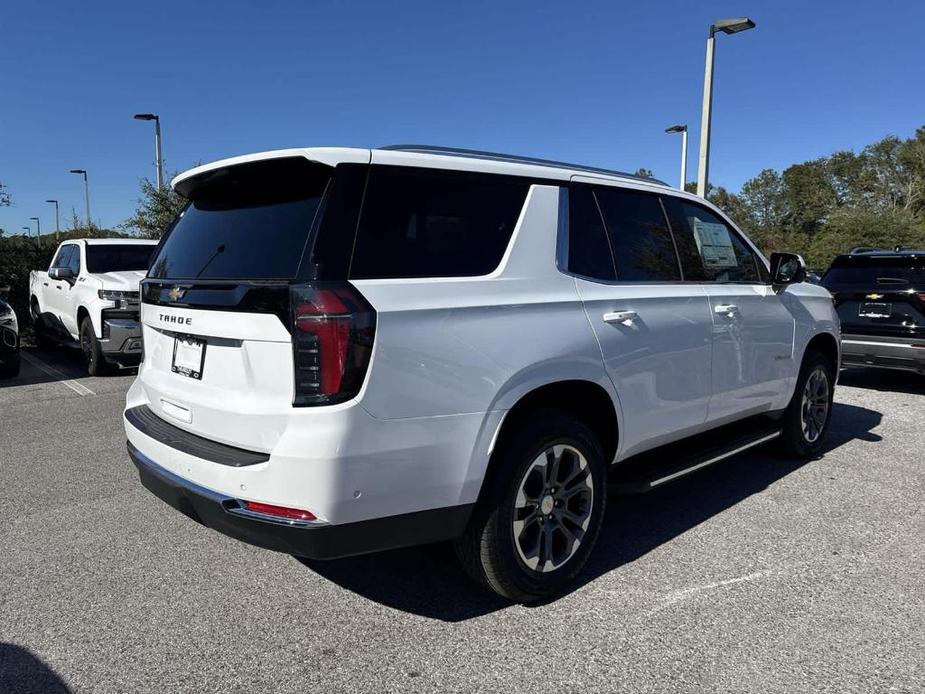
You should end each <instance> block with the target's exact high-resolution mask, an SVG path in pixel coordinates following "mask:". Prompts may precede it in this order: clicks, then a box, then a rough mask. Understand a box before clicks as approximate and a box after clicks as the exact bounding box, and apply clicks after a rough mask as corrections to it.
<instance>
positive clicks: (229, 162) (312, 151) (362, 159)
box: [170, 147, 372, 198]
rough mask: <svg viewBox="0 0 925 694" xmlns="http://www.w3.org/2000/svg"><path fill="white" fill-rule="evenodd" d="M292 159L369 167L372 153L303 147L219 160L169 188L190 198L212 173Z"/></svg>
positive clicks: (183, 176) (191, 171)
mask: <svg viewBox="0 0 925 694" xmlns="http://www.w3.org/2000/svg"><path fill="white" fill-rule="evenodd" d="M292 157H303V158H305V159H308V160H309V161H311V162H314V163H317V164H323V165H327V166H332V167H333V166H337V165H338V164H344V163H357V164H368V163H369V162H370V159H371V157H372V152H371V151H370V150H368V149H352V148H346V147H310V148H305V147H302V148H295V149H278V150H274V151H272V152H258V153H255V154H244V155H242V156H238V157H231V158H229V159H220V160H219V161H215V162H212V163H210V164H203V165H202V166H197V167H195V168H192V169H189V170H188V171H184V172H183V173H181V174H179V175H177V176H176V177H174V179H173V180H172V181H171V182H170V186H171V187H172V188H173V189H174V190H175V191H176V192H178V193H179V194H180V195H182V196H183V197H187V198H188V197H190V193H191V192H192V191H193V190H195V189H196V187H197V186H198V184H199V183H201V182H203V181H207V180H209V176H208V174H209V173H214V172H217V171H219V170H222V169H227V168H228V167H231V166H238V165H240V164H250V163H254V162H259V161H271V160H273V159H286V158H292Z"/></svg>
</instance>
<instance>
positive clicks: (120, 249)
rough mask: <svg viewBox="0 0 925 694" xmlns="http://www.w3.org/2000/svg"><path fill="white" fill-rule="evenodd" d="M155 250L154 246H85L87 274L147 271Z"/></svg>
mask: <svg viewBox="0 0 925 694" xmlns="http://www.w3.org/2000/svg"><path fill="white" fill-rule="evenodd" d="M155 248H157V246H155V245H154V244H137V245H129V244H118V245H116V244H113V245H111V246H101V245H98V244H87V272H91V273H102V272H120V271H123V270H141V271H142V272H143V271H145V270H147V269H148V265H149V264H150V262H151V254H152V253H154V249H155Z"/></svg>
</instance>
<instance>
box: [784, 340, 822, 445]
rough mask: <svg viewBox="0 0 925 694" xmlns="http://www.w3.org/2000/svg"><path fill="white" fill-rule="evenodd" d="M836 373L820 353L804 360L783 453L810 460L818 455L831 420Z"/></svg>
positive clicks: (786, 421) (789, 411) (787, 416)
mask: <svg viewBox="0 0 925 694" xmlns="http://www.w3.org/2000/svg"><path fill="white" fill-rule="evenodd" d="M834 396H835V374H834V373H833V370H832V365H831V364H830V363H829V361H828V360H827V359H826V358H825V357H824V356H823V355H822V354H820V353H819V352H816V351H812V352H808V353H807V354H806V356H805V357H804V358H803V365H802V366H801V367H800V375H799V377H798V378H797V386H796V390H795V391H794V393H793V398H792V399H791V400H790V405H788V407H787V410H786V411H785V413H784V419H783V432H782V434H781V439H780V442H781V447H782V448H783V450H784V453H786V454H787V455H790V456H794V457H797V458H809V457H812V456H814V455H816V454H818V453H819V451H820V450H821V449H822V446H823V444H824V443H825V435H826V432H827V431H828V428H829V421H830V420H831V418H832V400H833V398H834Z"/></svg>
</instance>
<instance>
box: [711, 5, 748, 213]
mask: <svg viewBox="0 0 925 694" xmlns="http://www.w3.org/2000/svg"><path fill="white" fill-rule="evenodd" d="M754 28H755V23H754V22H753V21H752V20H751V19H749V18H748V17H734V18H732V19H720V20H717V21H716V22H714V23H713V24H711V25H710V37H709V38H708V39H707V61H706V66H705V69H704V75H703V113H702V114H701V116H700V160H699V162H698V166H697V195H699V196H700V197H702V198H703V197H706V195H707V178H708V176H709V168H710V119H711V118H712V117H713V45H714V37H715V36H716V32H717V31H721V32H723V33H724V34H738V33H739V32H740V31H748V30H749V29H754Z"/></svg>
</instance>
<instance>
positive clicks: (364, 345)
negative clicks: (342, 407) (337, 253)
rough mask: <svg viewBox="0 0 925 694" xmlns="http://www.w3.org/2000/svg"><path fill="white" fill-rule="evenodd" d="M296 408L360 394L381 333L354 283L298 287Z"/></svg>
mask: <svg viewBox="0 0 925 694" xmlns="http://www.w3.org/2000/svg"><path fill="white" fill-rule="evenodd" d="M289 296H290V305H291V308H292V328H293V329H292V351H293V362H294V364H295V373H294V376H295V399H294V400H293V405H295V406H297V407H298V406H307V405H331V404H334V403H337V402H343V401H345V400H349V399H350V398H352V397H354V396H355V395H356V394H357V393H359V392H360V388H361V387H362V385H363V379H364V378H365V377H366V370H367V368H368V367H369V359H370V357H371V356H372V348H373V338H374V336H375V332H376V312H375V310H373V307H372V306H370V305H369V303H368V302H367V301H366V299H364V298H363V296H362V295H361V294H360V293H359V292H358V291H357V290H356V289H355V288H354V287H351V286H350V285H349V284H346V283H325V282H315V283H312V284H299V285H292V287H291V288H290V294H289Z"/></svg>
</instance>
